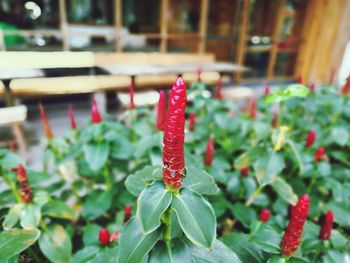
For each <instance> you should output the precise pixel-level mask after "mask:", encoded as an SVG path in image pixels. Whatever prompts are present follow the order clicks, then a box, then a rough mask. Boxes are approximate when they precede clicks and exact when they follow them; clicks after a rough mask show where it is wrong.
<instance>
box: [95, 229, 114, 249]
mask: <svg viewBox="0 0 350 263" xmlns="http://www.w3.org/2000/svg"><path fill="white" fill-rule="evenodd" d="M110 238H111V235H110V234H109V231H108V229H106V228H102V229H101V230H100V233H98V239H99V240H100V244H101V245H102V246H108V245H109V242H110Z"/></svg>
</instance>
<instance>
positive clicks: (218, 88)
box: [215, 74, 223, 100]
mask: <svg viewBox="0 0 350 263" xmlns="http://www.w3.org/2000/svg"><path fill="white" fill-rule="evenodd" d="M215 97H216V99H217V100H222V98H223V96H222V76H221V74H220V77H219V79H218V84H217V86H216V96H215Z"/></svg>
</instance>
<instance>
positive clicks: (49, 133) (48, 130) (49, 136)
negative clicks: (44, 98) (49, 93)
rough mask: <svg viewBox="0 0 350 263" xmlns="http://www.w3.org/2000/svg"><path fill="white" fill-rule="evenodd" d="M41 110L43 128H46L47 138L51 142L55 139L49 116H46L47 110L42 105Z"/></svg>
mask: <svg viewBox="0 0 350 263" xmlns="http://www.w3.org/2000/svg"><path fill="white" fill-rule="evenodd" d="M39 110H40V115H41V121H42V123H43V126H44V131H45V135H46V138H47V139H49V140H50V139H52V138H53V133H52V130H51V127H50V124H49V121H48V119H47V116H46V112H45V108H44V106H43V105H42V104H41V103H39Z"/></svg>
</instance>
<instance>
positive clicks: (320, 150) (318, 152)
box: [314, 147, 326, 162]
mask: <svg viewBox="0 0 350 263" xmlns="http://www.w3.org/2000/svg"><path fill="white" fill-rule="evenodd" d="M325 153H326V151H325V150H324V148H323V147H320V148H318V149H317V150H316V151H315V156H314V159H315V161H316V162H320V161H322V160H323V159H324V158H325Z"/></svg>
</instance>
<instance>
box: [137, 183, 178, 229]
mask: <svg viewBox="0 0 350 263" xmlns="http://www.w3.org/2000/svg"><path fill="white" fill-rule="evenodd" d="M172 197H173V195H172V193H171V192H170V191H169V190H168V189H167V188H166V187H165V185H164V184H163V183H162V182H155V183H153V184H151V185H149V186H147V187H146V188H145V189H143V191H142V192H141V194H140V196H139V198H138V200H137V217H138V218H139V220H140V223H141V225H142V229H143V232H144V233H145V234H146V235H147V234H149V233H151V232H153V231H154V230H156V229H157V228H158V227H159V226H160V219H161V216H162V214H163V213H164V212H165V210H166V209H167V208H168V207H169V205H170V203H171V200H172Z"/></svg>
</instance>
